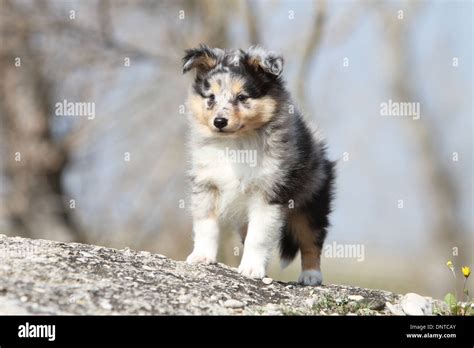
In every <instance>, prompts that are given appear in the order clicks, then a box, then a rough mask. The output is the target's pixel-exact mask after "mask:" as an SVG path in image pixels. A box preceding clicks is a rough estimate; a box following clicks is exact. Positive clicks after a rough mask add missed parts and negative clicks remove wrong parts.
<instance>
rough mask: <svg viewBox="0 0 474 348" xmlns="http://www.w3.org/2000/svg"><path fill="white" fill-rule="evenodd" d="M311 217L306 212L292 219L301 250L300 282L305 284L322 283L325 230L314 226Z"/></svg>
mask: <svg viewBox="0 0 474 348" xmlns="http://www.w3.org/2000/svg"><path fill="white" fill-rule="evenodd" d="M308 218H309V217H308V216H307V215H306V214H304V213H299V214H297V215H294V216H293V217H292V218H291V219H290V228H291V232H292V233H293V236H294V238H295V239H296V240H297V241H298V244H299V248H300V252H301V269H302V271H301V274H300V277H299V279H298V282H300V283H302V284H304V285H321V283H322V282H323V275H322V273H321V248H322V242H323V241H324V237H325V232H326V231H325V230H318V229H314V228H312V226H311V224H310V223H309V219H308Z"/></svg>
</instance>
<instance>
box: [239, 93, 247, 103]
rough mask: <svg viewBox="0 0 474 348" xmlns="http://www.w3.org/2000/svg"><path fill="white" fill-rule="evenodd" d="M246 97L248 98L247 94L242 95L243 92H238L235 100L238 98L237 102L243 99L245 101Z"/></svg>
mask: <svg viewBox="0 0 474 348" xmlns="http://www.w3.org/2000/svg"><path fill="white" fill-rule="evenodd" d="M248 98H249V97H248V96H246V95H243V94H239V95H238V96H237V100H238V101H239V102H244V101H246V100H247V99H248Z"/></svg>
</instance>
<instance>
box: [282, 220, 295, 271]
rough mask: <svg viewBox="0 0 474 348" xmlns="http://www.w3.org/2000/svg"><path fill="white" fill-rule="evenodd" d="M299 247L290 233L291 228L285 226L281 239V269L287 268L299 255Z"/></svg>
mask: <svg viewBox="0 0 474 348" xmlns="http://www.w3.org/2000/svg"><path fill="white" fill-rule="evenodd" d="M298 250H299V245H298V243H297V241H296V240H295V238H294V237H293V235H292V234H291V233H290V230H289V226H288V225H285V227H283V229H282V234H281V239H280V258H281V261H280V266H281V268H282V269H283V268H285V267H287V266H288V265H289V264H290V263H291V262H292V261H293V259H294V258H295V257H296V254H297V253H298Z"/></svg>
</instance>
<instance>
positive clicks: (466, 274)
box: [461, 266, 471, 278]
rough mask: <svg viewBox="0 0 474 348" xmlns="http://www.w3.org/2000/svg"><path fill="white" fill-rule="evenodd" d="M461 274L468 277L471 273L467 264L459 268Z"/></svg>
mask: <svg viewBox="0 0 474 348" xmlns="http://www.w3.org/2000/svg"><path fill="white" fill-rule="evenodd" d="M461 271H462V274H463V276H464V277H465V278H467V277H469V276H470V275H471V268H470V267H468V266H464V267H462V268H461Z"/></svg>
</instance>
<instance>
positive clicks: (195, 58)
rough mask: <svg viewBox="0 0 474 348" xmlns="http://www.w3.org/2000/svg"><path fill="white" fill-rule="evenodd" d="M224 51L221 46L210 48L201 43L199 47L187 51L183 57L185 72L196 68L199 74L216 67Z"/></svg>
mask: <svg viewBox="0 0 474 348" xmlns="http://www.w3.org/2000/svg"><path fill="white" fill-rule="evenodd" d="M223 53H224V51H222V50H221V49H219V48H209V47H208V46H206V45H203V44H201V45H200V46H199V47H198V48H193V49H190V50H186V51H185V56H184V57H183V74H184V73H187V72H188V71H189V70H191V69H194V68H195V69H196V70H197V72H198V74H199V73H203V72H206V71H209V70H211V69H212V68H214V67H215V66H216V65H217V63H218V61H219V58H220V57H221V56H222V55H223Z"/></svg>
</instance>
